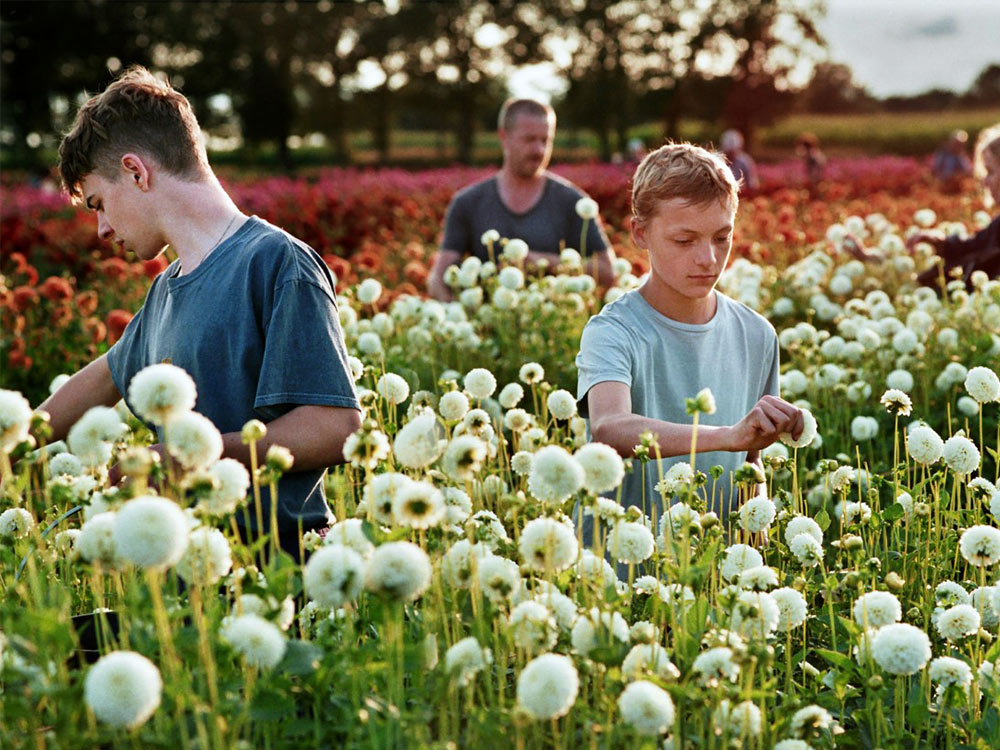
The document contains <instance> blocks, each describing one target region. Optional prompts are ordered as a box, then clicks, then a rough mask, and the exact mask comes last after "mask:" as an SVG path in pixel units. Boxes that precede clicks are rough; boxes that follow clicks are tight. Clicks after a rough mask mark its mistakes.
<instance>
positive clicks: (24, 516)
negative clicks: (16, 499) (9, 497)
mask: <svg viewBox="0 0 1000 750" xmlns="http://www.w3.org/2000/svg"><path fill="white" fill-rule="evenodd" d="M34 526H35V519H34V517H33V516H32V515H31V513H29V512H28V511H26V510H25V509H24V508H8V509H7V510H5V511H4V512H3V513H0V537H10V538H13V539H23V538H24V537H26V536H27V535H28V534H29V533H30V532H31V529H32V528H34Z"/></svg>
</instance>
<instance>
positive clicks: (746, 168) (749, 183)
mask: <svg viewBox="0 0 1000 750" xmlns="http://www.w3.org/2000/svg"><path fill="white" fill-rule="evenodd" d="M719 145H720V146H721V147H722V153H724V154H725V155H726V159H727V160H728V161H729V168H730V169H731V170H733V177H735V178H736V182H737V184H739V186H740V192H751V193H752V192H754V191H755V190H756V189H757V188H759V187H760V179H759V178H758V177H757V163H756V162H755V161H754V160H753V157H751V156H750V154H748V153H747V152H746V151H744V150H743V134H742V133H741V132H740V131H738V130H733V129H732V128H730V129H729V130H727V131H725V132H724V133H723V134H722V138H721V139H720V141H719Z"/></svg>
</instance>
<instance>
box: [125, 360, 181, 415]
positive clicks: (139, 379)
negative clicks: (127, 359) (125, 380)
mask: <svg viewBox="0 0 1000 750" xmlns="http://www.w3.org/2000/svg"><path fill="white" fill-rule="evenodd" d="M197 397H198V390H197V388H195V384H194V380H192V379H191V376H190V375H188V374H187V373H186V372H185V371H184V370H182V369H181V368H180V367H177V366H175V365H170V364H166V363H161V364H156V365H150V366H149V367H145V368H143V369H142V370H140V371H139V372H138V373H136V375H135V377H134V378H132V382H131V383H129V386H128V403H129V406H131V407H132V409H133V410H134V411H135V413H136V414H137V415H138V416H140V417H142V418H143V419H145V420H147V421H149V422H152V423H153V424H157V425H163V424H166V423H167V422H168V421H169V420H170V419H171V418H172V417H175V416H177V415H179V414H183V413H184V412H188V411H191V410H192V409H193V408H194V405H195V401H196V399H197Z"/></svg>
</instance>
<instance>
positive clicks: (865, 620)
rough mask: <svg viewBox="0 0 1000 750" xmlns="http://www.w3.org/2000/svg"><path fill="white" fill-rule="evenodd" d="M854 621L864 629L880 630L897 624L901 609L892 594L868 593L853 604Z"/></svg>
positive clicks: (901, 614)
mask: <svg viewBox="0 0 1000 750" xmlns="http://www.w3.org/2000/svg"><path fill="white" fill-rule="evenodd" d="M853 613H854V621H855V622H856V623H858V625H860V626H862V627H864V628H880V627H882V626H883V625H889V624H891V623H894V622H899V621H900V620H901V619H902V617H903V608H902V605H900V603H899V599H897V598H896V597H895V596H894V595H893V594H890V593H889V592H888V591H870V592H869V593H867V594H862V595H861V596H859V597H858V600H857V601H856V602H854V609H853Z"/></svg>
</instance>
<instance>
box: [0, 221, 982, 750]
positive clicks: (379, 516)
mask: <svg viewBox="0 0 1000 750" xmlns="http://www.w3.org/2000/svg"><path fill="white" fill-rule="evenodd" d="M914 221H915V223H916V224H918V225H921V226H928V225H933V224H935V223H936V217H934V216H933V215H932V214H931V215H928V214H927V213H922V214H918V215H917V216H915V217H914ZM946 228H952V227H946ZM912 230H913V228H912V227H899V226H892V225H890V224H889V223H888V222H887V221H886V220H885V219H884V218H883V217H881V216H879V215H872V216H868V217H864V218H862V217H851V218H850V219H849V220H847V221H846V222H845V224H844V225H843V226H841V225H836V226H834V227H831V229H830V231H829V233H828V240H829V242H830V243H831V244H832V245H834V246H835V245H837V244H838V243H839V242H840V241H841V240H842V239H843V237H844V236H845V233H846V232H851V233H852V234H854V235H856V236H860V237H862V238H864V239H865V241H866V243H867V244H869V245H873V246H874V245H877V246H878V247H879V248H880V249H881V250H882V251H883V252H884V253H885V254H886V255H887V256H888V258H889V259H888V261H887V262H886V263H884V264H882V265H879V266H865V265H862V264H861V263H860V262H858V261H853V260H851V261H846V262H845V261H842V260H841V261H838V260H837V257H838V256H837V254H836V253H835V252H831V250H830V247H829V246H823V247H819V246H817V247H816V248H815V252H812V253H811V254H809V255H808V256H807V257H805V258H804V259H803V260H801V261H799V262H798V263H796V264H794V265H792V266H789V267H785V268H778V267H763V266H756V265H752V264H750V263H748V262H746V261H736V262H735V263H734V264H733V265H732V266H731V268H730V270H729V271H727V273H726V275H725V277H724V279H723V282H722V284H721V288H722V289H724V290H725V291H726V292H727V293H728V294H730V295H731V296H733V297H734V298H736V299H738V300H740V301H742V302H744V303H746V304H747V305H749V306H751V307H753V308H754V309H757V310H759V311H760V312H762V313H764V314H765V315H767V316H768V318H769V319H770V320H771V321H772V322H773V323H774V325H775V327H776V328H777V329H778V332H779V338H780V343H781V347H782V378H781V385H782V395H783V396H784V397H785V398H787V399H789V400H793V401H795V402H796V403H797V405H799V406H800V407H802V408H804V409H808V410H809V413H810V415H811V417H812V419H809V420H807V421H808V422H809V424H808V429H807V430H806V432H805V433H804V434H803V436H802V437H801V438H800V439H799V440H798V441H793V440H791V438H790V436H788V440H787V441H786V442H784V443H778V444H775V445H774V446H772V447H771V448H769V449H767V450H766V451H765V459H764V463H765V475H764V476H763V477H761V476H759V475H758V472H757V471H756V470H755V469H754V468H753V467H749V466H747V467H745V469H744V470H743V471H741V472H739V473H738V474H737V475H736V477H735V478H734V480H733V481H735V482H736V483H737V484H738V485H739V487H740V495H741V497H742V498H743V502H742V505H741V506H740V509H739V512H738V514H734V517H733V518H732V519H729V522H723V521H722V520H720V519H719V518H718V517H717V516H716V515H715V514H714V513H712V512H711V511H710V510H709V509H708V508H707V507H706V500H705V497H706V494H707V492H708V490H709V487H710V486H711V485H712V484H713V483H714V482H715V481H717V479H718V476H717V475H716V473H715V472H709V474H708V475H706V474H704V473H701V472H697V471H694V470H693V469H692V468H691V464H690V463H683V462H682V463H679V464H676V465H674V466H672V467H671V468H670V469H669V471H667V472H664V473H663V477H662V481H661V483H660V488H661V489H662V492H663V494H664V497H665V498H666V499H668V500H671V502H672V503H673V504H672V505H671V506H670V508H669V511H668V512H666V513H664V514H663V516H662V517H651V516H650V515H646V514H643V513H642V512H641V511H640V510H639V509H632V510H629V511H628V512H624V511H623V510H622V508H621V506H620V505H619V504H618V503H617V502H615V501H614V499H613V498H614V497H615V490H616V488H617V487H618V486H619V484H620V482H621V480H622V477H623V476H624V472H626V471H658V468H657V466H658V465H657V462H656V460H655V458H656V454H657V448H656V446H655V444H651V443H650V442H649V441H648V440H646V441H643V447H642V448H641V449H640V451H639V454H640V455H641V458H637V459H634V460H632V461H631V462H623V461H622V460H621V459H620V458H619V456H618V455H617V454H616V453H615V452H614V451H612V450H611V449H610V448H608V447H607V446H602V445H600V444H587V442H586V428H585V425H584V423H583V420H582V419H581V418H580V417H579V416H578V415H577V413H576V403H575V397H574V395H573V394H572V391H573V390H574V388H575V374H574V369H573V357H574V355H575V353H576V348H577V344H578V342H579V335H580V332H581V330H582V328H583V325H584V324H585V323H586V321H587V319H588V317H589V316H590V315H592V314H594V313H596V312H597V311H598V309H599V308H600V306H601V304H602V303H603V302H607V301H609V300H610V299H613V298H614V297H615V296H617V295H620V294H621V293H623V292H624V291H626V290H628V289H631V288H634V287H635V286H636V285H637V283H638V280H637V279H636V278H635V277H633V276H631V275H630V274H629V273H628V270H629V269H628V268H627V267H623V268H621V269H620V271H622V272H623V273H622V275H621V277H620V281H619V285H618V286H617V287H616V288H613V289H612V290H610V292H608V294H607V296H606V297H605V298H604V299H603V300H601V299H598V298H597V297H596V296H595V291H594V284H593V282H592V280H591V279H590V278H589V277H586V276H583V275H579V272H580V262H579V256H578V255H577V254H576V253H575V252H573V251H567V252H565V253H564V254H563V257H562V259H561V263H560V267H559V269H558V271H559V273H558V274H556V275H550V276H547V277H544V278H540V279H539V278H533V277H526V275H525V274H524V273H523V272H522V270H521V269H520V268H519V267H518V263H517V258H518V255H519V254H518V252H517V250H518V248H517V244H516V243H507V247H509V248H510V250H509V252H508V251H505V252H506V258H504V257H503V256H504V253H501V258H500V263H499V267H497V266H494V265H493V264H491V263H487V264H481V263H479V262H478V261H474V260H473V261H467V262H466V263H465V264H464V265H463V266H462V267H461V269H457V271H455V272H452V273H451V275H450V281H451V282H452V284H453V286H454V287H455V290H456V302H454V303H450V304H446V305H442V304H439V303H437V302H433V301H428V300H422V299H418V298H413V297H406V296H403V297H397V298H396V299H395V300H394V301H393V302H392V304H391V305H389V306H385V305H384V304H383V305H380V297H381V295H382V293H383V292H382V289H381V286H380V285H379V283H378V282H377V281H375V280H368V281H365V282H363V283H362V284H360V285H359V286H358V287H357V288H355V289H354V290H353V291H352V292H351V293H349V294H345V295H343V296H342V297H341V308H342V309H341V321H342V324H343V327H344V331H345V335H346V337H347V341H348V345H349V347H350V349H351V352H352V354H353V355H354V356H353V357H352V359H351V365H352V370H353V375H354V377H355V380H356V383H357V386H358V388H359V391H360V394H361V398H362V403H363V405H364V407H365V410H366V418H365V422H364V426H363V428H362V429H361V430H360V431H359V432H358V433H356V434H355V435H353V436H352V437H351V438H350V439H349V441H348V444H347V446H345V452H346V454H347V455H348V457H349V458H350V464H349V465H347V466H345V467H342V468H340V469H337V470H335V471H332V472H331V474H330V476H329V479H328V494H329V497H330V503H331V510H332V513H333V515H334V516H335V517H336V523H335V524H334V525H333V527H332V529H331V531H330V532H329V533H328V534H327V535H326V536H325V537H324V538H322V539H321V538H320V537H319V536H318V535H316V534H313V533H310V534H306V535H305V536H304V538H302V540H301V544H302V547H303V548H304V549H305V550H309V551H311V552H312V554H311V557H310V559H309V562H308V563H307V564H306V565H305V566H299V565H297V564H295V563H294V562H293V561H292V558H291V557H289V556H288V555H285V554H275V553H274V550H273V547H272V545H271V544H270V543H269V542H268V541H267V540H263V541H262V542H260V543H257V544H255V545H253V546H250V547H248V546H245V545H242V544H239V543H238V542H237V541H236V536H235V535H234V533H233V531H234V529H235V518H236V517H237V516H238V515H239V516H242V514H250V515H252V514H254V513H255V512H259V505H258V503H259V488H260V487H261V486H264V485H268V484H270V483H273V482H274V481H276V479H277V477H279V476H280V475H281V473H282V472H285V471H287V470H288V469H289V459H290V457H289V456H288V454H287V452H283V451H281V450H274V449H272V450H271V451H269V452H268V454H267V455H266V456H260V457H259V465H258V466H257V467H256V469H255V470H254V471H251V472H248V471H247V470H246V469H244V468H243V467H242V465H241V464H238V463H236V462H234V461H231V460H227V459H221V460H220V458H219V457H220V455H221V449H222V446H221V440H220V438H219V436H218V433H217V432H215V430H214V428H213V427H212V425H211V423H209V422H208V421H207V420H205V419H204V418H202V417H200V416H199V415H197V414H195V413H193V412H192V411H191V408H192V406H193V404H194V390H193V383H191V382H190V381H189V379H187V378H186V375H185V374H184V373H183V372H180V371H178V370H177V368H173V367H171V366H169V365H157V366H154V367H152V368H149V369H147V370H146V371H144V372H143V373H141V374H140V376H137V378H136V379H135V381H133V383H132V386H131V388H130V401H131V402H132V404H133V405H134V406H135V408H136V410H137V411H138V412H139V414H140V416H142V417H143V418H145V419H146V420H147V421H148V422H153V423H156V424H160V425H163V427H164V432H165V436H166V441H167V448H168V450H169V451H170V453H171V454H172V456H173V457H174V461H172V462H170V464H169V466H168V467H161V466H160V465H159V464H158V462H157V461H154V459H153V456H152V455H151V453H150V452H149V451H148V450H147V449H146V448H145V447H144V446H145V445H147V444H148V443H149V442H151V433H150V432H149V431H148V430H147V429H146V428H145V427H144V426H143V423H142V422H140V421H139V420H138V419H137V418H136V417H135V416H133V415H131V414H129V413H128V412H127V411H126V410H125V409H124V408H123V407H119V408H118V409H103V408H100V409H95V410H92V411H90V412H88V413H87V414H86V415H85V416H84V417H83V419H81V421H80V422H79V423H78V424H77V425H76V426H75V427H74V429H73V431H72V432H71V433H70V435H69V437H68V439H67V441H66V444H54V445H48V446H46V445H45V424H44V420H43V419H40V418H38V417H37V416H33V415H32V412H31V409H30V407H29V405H28V403H27V402H26V401H25V400H24V399H23V398H21V397H20V396H19V394H15V393H13V392H10V391H0V430H2V435H0V441H2V442H0V471H2V473H3V485H2V496H0V511H2V515H0V537H2V548H0V591H2V600H0V746H2V747H38V748H41V747H52V748H68V747H88V748H90V747H107V746H112V745H115V746H117V745H120V746H125V747H135V748H139V747H142V748H149V747H164V748H166V747H169V748H172V750H177V749H178V748H179V749H181V750H193V749H194V748H197V749H198V750H208V749H209V748H229V747H239V748H258V747H259V748H278V747H302V746H337V747H358V748H361V747H364V748H369V747H427V748H445V747H466V746H469V747H477V746H478V747H498V746H501V745H504V746H512V747H516V748H536V747H553V748H570V747H594V748H598V747H602V748H603V747H629V748H638V747H651V748H653V747H655V748H660V747H662V748H678V749H680V748H727V747H747V748H766V749H770V748H776V749H777V750H804V749H805V748H815V749H816V750H819V749H820V748H833V747H838V748H924V747H948V748H951V747H955V748H960V747H966V748H984V749H985V748H996V747H1000V671H997V670H995V669H994V664H995V663H996V661H997V659H998V658H1000V640H998V636H1000V586H998V585H997V584H998V566H1000V490H998V488H997V486H996V482H997V480H998V454H997V449H998V437H1000V433H998V429H1000V428H998V418H997V417H998V399H1000V380H998V378H997V369H998V364H997V363H998V361H1000V333H998V332H1000V283H998V282H996V281H989V280H987V279H986V278H974V280H973V283H974V287H975V288H974V289H973V290H972V291H967V290H966V288H965V286H964V285H963V284H962V283H961V282H954V281H953V282H950V283H949V286H948V292H947V294H946V295H945V296H944V297H943V298H942V297H941V296H940V295H939V294H936V293H935V292H934V291H932V290H929V289H924V288H915V287H914V285H913V282H912V276H913V271H914V268H915V266H920V267H922V266H923V265H924V264H926V262H927V260H928V259H927V257H926V256H925V255H918V256H917V258H915V259H914V258H911V257H910V256H909V255H908V254H907V253H906V252H905V251H904V249H903V237H904V236H905V235H906V233H907V232H909V231H912ZM625 266H627V264H625ZM690 396H691V397H692V401H691V403H690V411H691V412H692V413H697V412H698V411H699V410H701V411H710V410H711V408H712V403H711V401H712V399H711V397H710V394H702V395H701V398H699V399H695V398H694V397H695V396H696V394H694V393H692V394H690ZM262 430H263V425H260V424H259V423H249V424H248V425H247V427H246V428H245V429H244V438H245V440H246V441H248V442H251V443H253V442H254V441H255V440H258V439H260V437H261V436H262ZM115 463H117V464H119V466H120V467H121V469H122V470H123V472H124V473H125V474H127V475H128V479H127V480H126V481H125V482H124V483H122V484H120V485H119V486H117V487H111V486H109V479H108V468H109V466H111V465H112V464H115ZM627 464H628V465H627ZM760 481H763V482H764V483H766V486H767V497H759V496H758V497H752V492H751V490H752V488H754V487H755V486H756V485H757V483H758V482H760ZM154 488H155V489H154ZM78 506H82V509H81V510H80V511H79V512H76V513H70V511H71V510H73V509H75V508H77V507H78ZM576 512H582V513H589V514H592V515H593V517H594V520H595V527H596V529H597V530H598V533H597V538H596V540H590V539H586V540H585V539H583V538H582V534H581V531H580V530H579V524H574V522H573V520H572V519H573V516H574V513H576Z"/></svg>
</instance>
